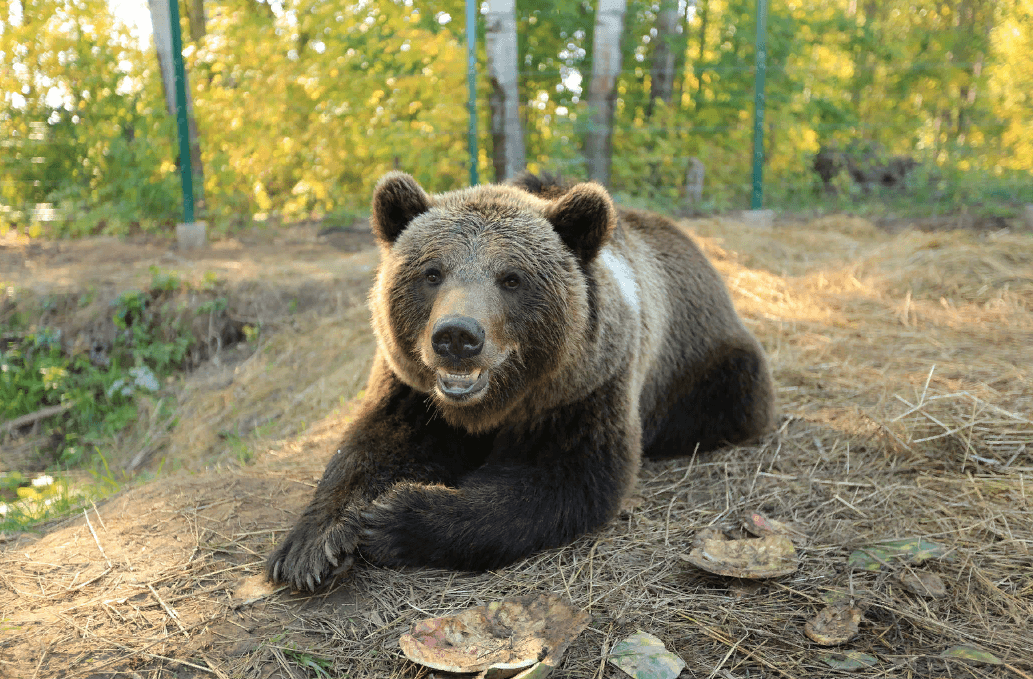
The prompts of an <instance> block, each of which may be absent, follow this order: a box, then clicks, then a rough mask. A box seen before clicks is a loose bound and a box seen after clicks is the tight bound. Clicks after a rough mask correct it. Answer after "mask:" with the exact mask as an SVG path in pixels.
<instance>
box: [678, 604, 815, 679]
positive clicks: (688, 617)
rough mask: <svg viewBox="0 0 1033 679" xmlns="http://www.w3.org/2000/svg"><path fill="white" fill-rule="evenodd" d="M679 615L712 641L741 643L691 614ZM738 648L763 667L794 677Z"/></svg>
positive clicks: (740, 647)
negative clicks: (695, 625) (697, 626)
mask: <svg viewBox="0 0 1033 679" xmlns="http://www.w3.org/2000/svg"><path fill="white" fill-rule="evenodd" d="M680 615H681V617H683V618H685V619H686V620H691V621H692V622H694V623H696V624H697V625H699V628H700V629H701V630H703V634H706V635H707V636H708V637H710V638H711V639H713V640H714V641H718V642H720V643H722V644H725V645H726V646H734V645H735V644H736V643H741V642H735V641H732V638H731V637H728V636H725V635H723V634H721V633H720V632H718V631H717V630H714V629H711V628H709V627H707V626H706V625H704V624H703V623H702V622H700V621H699V620H696V619H695V618H693V617H692V616H691V615H686V614H685V613H681V614H680ZM733 650H734V649H733ZM739 650H740V651H742V652H743V653H745V654H746V655H748V656H750V657H751V658H753V659H754V660H756V661H757V662H759V663H761V664H762V665H764V666H765V667H767V668H769V669H772V670H774V671H775V672H778V673H779V674H781V675H782V676H783V677H786V679H796V677H794V676H793V675H791V674H788V673H787V672H785V671H784V670H782V669H781V668H779V667H777V666H775V665H772V664H771V663H770V662H768V661H767V660H766V659H765V658H763V657H761V656H760V655H757V654H756V653H754V652H753V651H751V650H750V649H748V648H744V647H743V646H739Z"/></svg>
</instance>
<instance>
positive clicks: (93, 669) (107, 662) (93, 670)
mask: <svg viewBox="0 0 1033 679" xmlns="http://www.w3.org/2000/svg"><path fill="white" fill-rule="evenodd" d="M225 615H226V614H225V612H223V613H220V614H218V615H213V616H212V617H210V618H208V619H207V620H202V621H200V622H198V623H195V624H193V625H191V626H190V629H197V628H198V627H204V626H205V625H210V624H211V623H213V622H215V621H216V620H218V619H219V618H221V617H224V616H225ZM167 642H168V637H161V638H159V639H156V640H154V641H152V642H151V643H149V644H147V645H146V646H144V647H143V648H140V649H137V650H135V651H134V650H131V649H129V648H128V647H126V646H123V645H122V644H119V643H117V642H113V643H114V644H115V646H118V647H119V648H121V649H122V650H125V651H129V653H128V655H124V656H122V657H121V658H110V659H108V660H105V661H104V662H102V663H100V664H99V665H94V666H93V667H90V668H87V669H84V670H83V671H81V672H79V674H77V675H75V676H77V677H83V676H86V675H87V673H88V674H89V675H90V676H93V675H94V674H95V673H96V672H97V671H98V670H101V669H104V668H105V667H107V666H109V665H114V664H115V663H117V662H119V661H122V660H129V659H130V658H132V657H133V656H137V655H146V656H147V657H149V658H162V656H154V655H152V654H150V653H147V652H146V651H147V649H149V648H154V647H155V646H157V645H158V644H160V643H167ZM163 659H165V658H163ZM173 662H179V663H181V662H182V661H180V660H175V661H173ZM198 669H205V668H203V667H202V668H198ZM206 671H208V672H211V670H206Z"/></svg>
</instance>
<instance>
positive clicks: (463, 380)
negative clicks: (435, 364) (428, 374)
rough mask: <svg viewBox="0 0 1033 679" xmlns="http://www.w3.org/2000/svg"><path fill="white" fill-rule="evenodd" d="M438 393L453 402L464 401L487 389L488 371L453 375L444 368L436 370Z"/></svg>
mask: <svg viewBox="0 0 1033 679" xmlns="http://www.w3.org/2000/svg"><path fill="white" fill-rule="evenodd" d="M436 372H437V376H438V391H440V392H441V395H442V396H444V397H445V398H447V399H449V400H453V401H466V400H468V399H470V398H473V397H474V396H477V395H479V394H480V393H481V392H483V391H484V390H485V389H487V388H488V371H486V370H473V371H471V372H468V373H454V372H449V371H448V370H445V369H444V368H438V369H437V371H436Z"/></svg>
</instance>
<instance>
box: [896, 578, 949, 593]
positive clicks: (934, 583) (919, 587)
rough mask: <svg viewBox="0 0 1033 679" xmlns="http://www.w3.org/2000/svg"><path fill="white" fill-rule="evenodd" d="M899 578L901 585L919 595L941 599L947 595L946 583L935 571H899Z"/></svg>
mask: <svg viewBox="0 0 1033 679" xmlns="http://www.w3.org/2000/svg"><path fill="white" fill-rule="evenodd" d="M899 580H900V584H901V585H903V586H904V587H905V588H907V589H908V590H909V591H911V592H914V593H915V594H917V595H919V596H924V597H929V598H930V599H942V598H943V597H945V596H947V587H946V585H944V584H943V580H941V579H940V576H938V575H936V574H935V573H926V572H925V571H921V572H917V573H912V572H907V573H901V574H900V578H899Z"/></svg>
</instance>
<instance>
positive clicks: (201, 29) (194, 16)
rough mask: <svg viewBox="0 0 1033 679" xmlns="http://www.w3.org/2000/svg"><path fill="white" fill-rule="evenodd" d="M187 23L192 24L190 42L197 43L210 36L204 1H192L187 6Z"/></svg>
mask: <svg viewBox="0 0 1033 679" xmlns="http://www.w3.org/2000/svg"><path fill="white" fill-rule="evenodd" d="M186 12H187V21H188V23H189V24H190V42H197V41H198V40H200V39H201V38H203V37H204V36H206V35H207V34H208V24H207V19H205V16H204V0H190V1H189V2H188V3H187V5H186Z"/></svg>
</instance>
